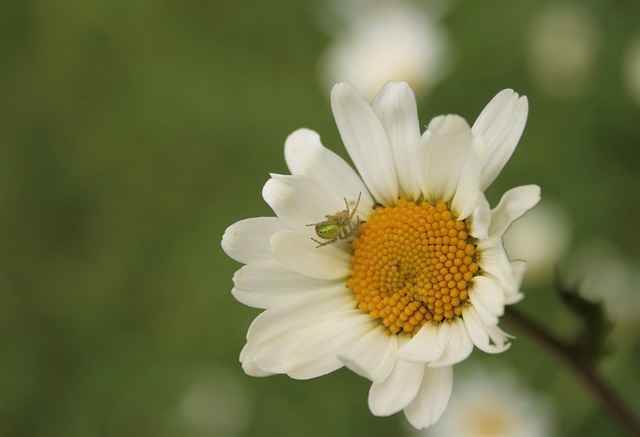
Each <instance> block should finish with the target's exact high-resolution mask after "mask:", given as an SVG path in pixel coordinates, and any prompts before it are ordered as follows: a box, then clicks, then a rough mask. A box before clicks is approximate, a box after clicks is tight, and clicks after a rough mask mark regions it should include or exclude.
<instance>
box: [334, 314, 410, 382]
mask: <svg viewBox="0 0 640 437" xmlns="http://www.w3.org/2000/svg"><path fill="white" fill-rule="evenodd" d="M397 348H398V339H397V337H396V336H395V335H389V334H388V333H387V332H386V329H385V328H383V327H381V326H378V327H376V328H374V329H371V331H369V332H368V333H367V334H366V335H365V336H363V337H362V338H360V340H358V341H357V342H356V343H355V344H354V345H353V346H352V347H351V348H350V349H349V351H348V352H347V353H346V354H344V355H340V356H339V357H338V358H339V359H340V361H342V362H343V363H344V365H345V366H347V367H348V368H349V369H350V370H351V371H353V372H355V373H357V374H358V375H360V376H362V377H364V378H367V379H369V380H370V381H373V382H380V381H384V380H385V379H386V378H387V377H388V376H389V374H390V373H391V371H392V370H393V367H394V365H395V363H396V358H395V356H394V355H393V353H392V352H394V351H395V350H396V349H397Z"/></svg>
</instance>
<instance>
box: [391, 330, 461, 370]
mask: <svg viewBox="0 0 640 437" xmlns="http://www.w3.org/2000/svg"><path fill="white" fill-rule="evenodd" d="M450 334H451V327H450V326H449V324H448V323H441V324H438V325H434V324H431V323H426V324H425V325H424V326H423V327H422V328H420V330H419V331H418V333H417V334H416V335H414V336H413V337H412V338H411V339H410V340H409V341H408V342H407V343H406V344H404V345H403V346H402V347H400V348H399V349H398V351H397V352H396V353H395V355H396V356H397V357H398V358H402V359H403V360H407V361H415V362H422V363H428V362H431V361H433V360H436V359H437V358H438V357H440V355H442V353H443V352H444V350H445V348H446V347H447V343H448V342H449V335H450Z"/></svg>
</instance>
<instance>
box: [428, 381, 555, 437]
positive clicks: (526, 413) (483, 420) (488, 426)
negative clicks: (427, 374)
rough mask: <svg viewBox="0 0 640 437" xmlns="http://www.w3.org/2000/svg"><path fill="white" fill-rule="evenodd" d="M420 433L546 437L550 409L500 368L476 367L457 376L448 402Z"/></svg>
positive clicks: (484, 436)
mask: <svg viewBox="0 0 640 437" xmlns="http://www.w3.org/2000/svg"><path fill="white" fill-rule="evenodd" d="M424 435H428V436H433V437H436V436H443V437H444V436H447V437H451V436H464V437H548V436H550V435H552V417H551V408H550V405H549V404H548V403H547V401H546V400H544V399H542V398H541V397H538V396H536V395H535V394H534V393H532V392H531V391H529V390H527V389H526V388H523V387H522V386H520V384H518V382H517V381H516V379H515V378H514V377H513V376H512V375H511V374H510V373H509V372H506V371H504V370H502V371H500V372H498V371H495V370H494V371H493V372H492V373H491V374H488V373H486V372H483V371H478V370H476V371H475V372H474V373H472V374H470V375H465V376H462V377H460V378H458V379H457V381H456V387H455V388H454V395H453V398H452V400H451V404H450V406H449V408H448V409H447V411H446V412H445V414H444V415H443V416H442V419H440V421H439V422H438V423H437V424H435V425H434V426H433V427H432V428H431V429H429V431H428V432H425V433H424Z"/></svg>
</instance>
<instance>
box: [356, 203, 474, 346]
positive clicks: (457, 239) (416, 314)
mask: <svg viewBox="0 0 640 437" xmlns="http://www.w3.org/2000/svg"><path fill="white" fill-rule="evenodd" d="M467 230H468V228H467V225H466V223H465V222H464V221H458V220H455V219H454V218H453V215H452V213H451V211H450V210H449V209H448V207H447V205H446V204H445V203H438V204H437V205H431V204H429V203H427V202H422V203H415V202H410V201H407V200H405V199H400V200H398V202H397V204H396V205H395V206H392V207H378V208H376V210H375V211H374V212H373V213H372V216H371V217H370V219H369V220H368V221H367V222H366V223H363V224H362V225H361V226H360V229H359V236H358V238H356V239H355V240H354V241H353V248H354V255H353V259H352V272H351V277H350V278H349V280H348V285H349V287H350V288H351V289H352V290H353V291H354V292H355V296H356V299H357V300H358V307H359V308H360V309H361V310H362V311H364V312H368V313H370V314H371V316H372V317H373V318H374V319H376V320H380V321H381V323H382V324H383V325H384V326H386V327H387V328H388V329H389V331H390V332H391V333H394V334H395V333H399V332H405V333H407V334H415V333H416V332H418V330H419V329H420V328H421V327H422V325H424V324H425V323H426V322H428V321H430V320H431V321H433V322H441V321H443V320H445V319H452V318H454V317H456V316H458V317H459V316H460V315H461V314H462V307H463V305H464V303H465V301H466V300H467V299H468V297H469V291H468V289H467V284H468V282H469V281H470V280H471V278H473V277H474V276H475V275H476V274H477V273H478V264H477V262H476V246H475V244H474V240H473V238H471V237H470V236H469V234H468V232H467Z"/></svg>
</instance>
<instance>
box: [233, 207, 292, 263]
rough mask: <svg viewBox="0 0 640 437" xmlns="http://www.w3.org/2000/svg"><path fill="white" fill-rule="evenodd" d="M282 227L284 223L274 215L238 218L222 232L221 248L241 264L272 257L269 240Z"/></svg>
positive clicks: (283, 227)
mask: <svg viewBox="0 0 640 437" xmlns="http://www.w3.org/2000/svg"><path fill="white" fill-rule="evenodd" d="M283 229H286V227H285V225H284V224H283V223H282V222H281V221H280V220H279V219H278V218H276V217H256V218H249V219H245V220H240V221H239V222H236V223H234V224H232V225H231V226H229V227H228V228H227V230H226V231H225V232H224V235H223V236H222V249H223V250H224V252H225V253H226V254H227V255H229V256H230V257H231V258H233V259H235V260H236V261H238V262H241V263H243V264H248V263H251V262H254V261H260V260H264V259H273V256H272V255H271V244H270V242H269V240H270V238H271V236H272V235H273V234H275V233H276V232H278V231H281V230H283Z"/></svg>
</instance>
